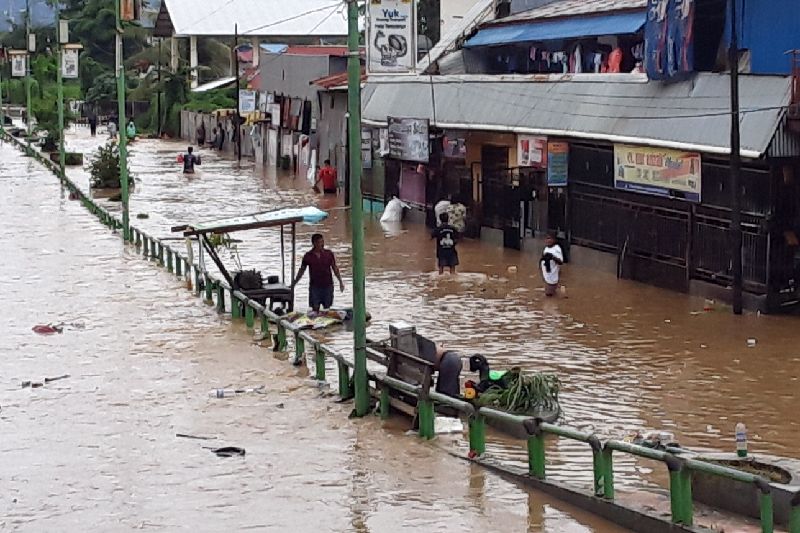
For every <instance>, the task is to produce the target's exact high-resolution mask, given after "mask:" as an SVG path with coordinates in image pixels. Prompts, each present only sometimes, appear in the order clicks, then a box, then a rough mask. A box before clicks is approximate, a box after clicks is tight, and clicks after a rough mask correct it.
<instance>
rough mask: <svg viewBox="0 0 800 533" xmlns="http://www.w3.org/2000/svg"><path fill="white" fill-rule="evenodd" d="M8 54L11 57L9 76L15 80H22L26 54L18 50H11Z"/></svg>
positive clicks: (25, 66)
mask: <svg viewBox="0 0 800 533" xmlns="http://www.w3.org/2000/svg"><path fill="white" fill-rule="evenodd" d="M8 54H9V56H10V57H11V75H12V76H13V77H15V78H24V77H25V71H26V69H27V59H28V56H27V54H26V53H25V52H21V51H19V50H11V51H9V53H8Z"/></svg>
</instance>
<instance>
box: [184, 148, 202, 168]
mask: <svg viewBox="0 0 800 533" xmlns="http://www.w3.org/2000/svg"><path fill="white" fill-rule="evenodd" d="M193 152H194V148H192V147H191V146H190V147H189V148H188V149H187V152H186V153H185V154H184V155H183V157H182V162H183V173H184V174H194V166H195V165H199V164H200V156H196V155H194V153H193Z"/></svg>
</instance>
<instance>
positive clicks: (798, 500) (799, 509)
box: [789, 492, 800, 533]
mask: <svg viewBox="0 0 800 533" xmlns="http://www.w3.org/2000/svg"><path fill="white" fill-rule="evenodd" d="M791 503H792V509H791V511H790V512H789V513H790V514H789V533H800V492H796V493H795V494H794V497H793V498H792V502H791Z"/></svg>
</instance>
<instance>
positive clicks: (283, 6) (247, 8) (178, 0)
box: [164, 0, 347, 37]
mask: <svg viewBox="0 0 800 533" xmlns="http://www.w3.org/2000/svg"><path fill="white" fill-rule="evenodd" d="M164 3H165V5H166V8H167V11H168V12H169V16H170V19H171V20H172V25H173V26H174V28H175V35H176V36H178V37H189V36H192V35H196V36H231V35H233V34H234V30H235V28H236V26H237V24H238V27H239V35H249V36H254V37H276V36H281V37H282V36H311V37H327V36H344V35H347V19H346V13H345V11H344V10H345V7H346V4H345V3H344V2H341V1H335V0H214V1H207V2H202V1H198V0H164Z"/></svg>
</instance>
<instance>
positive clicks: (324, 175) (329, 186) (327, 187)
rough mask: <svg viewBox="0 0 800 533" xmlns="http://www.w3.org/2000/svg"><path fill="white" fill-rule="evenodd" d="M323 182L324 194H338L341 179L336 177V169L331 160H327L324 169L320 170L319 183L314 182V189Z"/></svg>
mask: <svg viewBox="0 0 800 533" xmlns="http://www.w3.org/2000/svg"><path fill="white" fill-rule="evenodd" d="M320 181H321V182H322V192H323V193H325V194H336V193H337V192H338V185H339V183H338V182H339V177H338V176H337V175H336V169H335V168H333V167H332V166H331V160H330V159H326V160H325V163H323V165H322V168H321V169H319V174H318V176H317V181H316V182H314V188H315V190H316V189H317V184H318V183H319V182H320Z"/></svg>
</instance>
